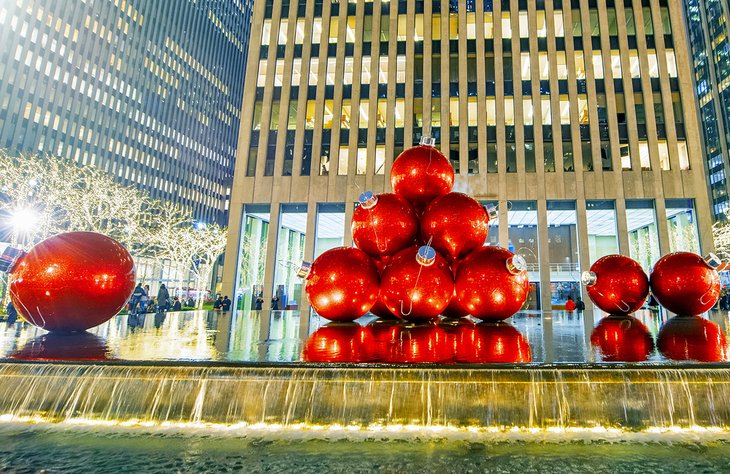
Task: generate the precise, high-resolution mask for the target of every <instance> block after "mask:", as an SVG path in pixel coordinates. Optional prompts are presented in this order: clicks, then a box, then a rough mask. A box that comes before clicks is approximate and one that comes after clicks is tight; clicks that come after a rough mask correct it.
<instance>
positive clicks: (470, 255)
mask: <svg viewBox="0 0 730 474" xmlns="http://www.w3.org/2000/svg"><path fill="white" fill-rule="evenodd" d="M390 181H391V185H392V188H393V193H383V194H373V193H372V192H369V191H368V192H364V193H362V195H361V196H360V199H359V200H360V205H359V206H358V207H357V209H356V210H355V212H354V214H353V217H352V239H353V242H354V244H355V246H356V247H338V248H334V249H331V250H328V251H326V252H324V253H323V254H322V255H320V256H319V257H318V258H317V259H316V260H315V261H314V262H313V263H312V264H308V263H304V264H302V269H301V273H300V275H301V276H302V277H304V278H306V284H305V291H306V294H307V297H308V298H309V302H310V304H311V305H312V307H313V308H314V310H315V311H316V312H317V313H318V314H319V315H320V316H322V317H324V318H327V319H329V320H331V321H354V320H355V319H358V318H360V317H361V316H363V315H364V314H365V313H367V312H368V311H371V312H373V314H376V315H377V316H380V317H383V318H398V319H405V320H409V321H429V320H435V319H437V318H439V317H440V316H442V315H443V316H448V317H456V318H458V317H462V316H467V315H471V316H473V317H475V318H478V319H481V320H503V319H507V318H509V317H510V316H512V315H513V314H515V313H516V312H517V311H519V310H520V308H522V306H523V305H524V304H525V301H526V299H527V296H528V293H529V288H530V287H529V281H528V276H527V271H526V265H525V262H524V259H522V257H520V256H518V255H515V254H513V253H512V252H510V251H509V250H507V249H504V248H500V247H489V246H485V242H486V240H487V234H488V231H489V227H488V226H489V221H490V219H493V218H494V217H495V216H496V210H495V209H494V208H493V207H485V206H483V205H482V204H480V203H479V202H478V201H477V200H475V199H474V198H472V197H471V196H468V195H466V194H462V193H457V192H452V188H453V185H454V169H453V168H452V166H451V163H449V160H448V159H447V158H446V157H445V156H444V155H443V154H442V153H441V152H440V151H438V150H437V149H436V148H435V147H434V146H433V141H432V140H430V139H427V138H426V139H424V140H422V141H421V145H419V146H416V147H413V148H410V149H408V150H405V151H404V152H403V153H401V154H400V155H399V156H398V158H397V159H396V160H395V161H394V162H393V167H392V169H391V174H390Z"/></svg>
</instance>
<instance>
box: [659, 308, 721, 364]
mask: <svg viewBox="0 0 730 474" xmlns="http://www.w3.org/2000/svg"><path fill="white" fill-rule="evenodd" d="M657 348H658V349H659V352H660V353H661V354H662V355H663V356H664V357H666V358H667V359H672V360H696V361H700V362H726V361H727V360H728V348H727V339H726V338H725V333H724V332H723V331H722V329H721V328H720V326H719V325H718V324H717V323H714V322H712V321H708V320H707V319H705V318H703V317H701V316H676V317H674V318H671V319H669V320H668V321H667V322H666V323H664V326H662V328H661V329H660V330H659V334H658V336H657Z"/></svg>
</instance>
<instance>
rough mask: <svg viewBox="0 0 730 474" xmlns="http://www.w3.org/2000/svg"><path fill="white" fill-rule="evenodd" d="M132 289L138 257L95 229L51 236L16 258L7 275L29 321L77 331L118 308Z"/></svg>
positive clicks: (13, 297) (14, 297)
mask: <svg viewBox="0 0 730 474" xmlns="http://www.w3.org/2000/svg"><path fill="white" fill-rule="evenodd" d="M133 290H134V261H133V260H132V256H131V255H130V254H129V252H128V251H127V249H126V248H124V246H123V245H122V244H120V243H119V242H117V241H116V240H114V239H111V238H109V237H107V236H105V235H102V234H97V233H94V232H68V233H65V234H59V235H56V236H54V237H50V238H48V239H46V240H44V241H42V242H40V243H39V244H37V245H36V246H35V247H33V248H32V249H31V250H30V252H28V253H27V254H26V255H24V256H23V257H21V258H20V259H18V261H17V263H16V264H15V265H14V267H13V268H12V269H11V273H10V276H9V291H10V298H11V300H12V302H13V305H14V306H15V308H16V309H17V310H18V312H19V313H20V314H21V315H22V316H23V317H24V318H25V320H26V321H28V322H29V323H31V324H33V325H35V326H38V327H41V328H43V329H46V330H48V331H61V332H75V331H84V330H86V329H89V328H92V327H94V326H98V325H99V324H101V323H103V322H105V321H107V320H109V319H110V318H111V317H112V316H114V315H115V314H117V313H118V312H119V311H120V310H121V309H122V308H123V307H124V305H125V303H126V302H127V300H128V299H129V297H130V295H131V294H132V291H133Z"/></svg>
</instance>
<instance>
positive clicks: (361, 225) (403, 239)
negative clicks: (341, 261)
mask: <svg viewBox="0 0 730 474" xmlns="http://www.w3.org/2000/svg"><path fill="white" fill-rule="evenodd" d="M351 227H352V240H353V241H354V242H355V245H357V248H359V249H360V250H362V251H363V252H365V253H366V254H368V255H370V256H371V257H373V258H382V257H384V256H390V255H395V254H396V253H398V252H399V251H401V250H403V249H404V248H406V247H408V246H410V245H413V244H415V243H416V237H418V217H416V213H415V212H414V211H413V208H412V207H411V205H410V204H408V201H406V200H405V199H403V198H402V197H400V196H398V195H396V194H379V195H374V194H373V193H371V192H369V191H368V192H365V193H363V194H362V195H361V196H360V205H359V206H358V207H357V209H355V213H354V214H353V215H352V226H351Z"/></svg>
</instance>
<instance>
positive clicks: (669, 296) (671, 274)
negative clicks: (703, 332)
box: [649, 252, 721, 315]
mask: <svg viewBox="0 0 730 474" xmlns="http://www.w3.org/2000/svg"><path fill="white" fill-rule="evenodd" d="M720 263H721V262H720V260H719V259H718V258H717V257H716V256H715V255H713V254H709V255H708V256H707V257H705V258H702V257H700V256H699V255H697V254H694V253H690V252H674V253H670V254H668V255H665V256H663V257H662V258H660V259H659V260H658V261H657V262H656V264H655V265H654V268H653V270H652V272H651V276H650V277H649V285H650V286H651V293H652V295H654V297H655V298H656V299H657V301H658V302H659V304H661V305H662V306H664V307H665V308H666V309H667V310H669V311H671V312H672V313H675V314H681V315H696V314H702V313H704V312H705V311H708V310H709V309H710V308H712V307H713V306H714V305H715V303H716V302H717V299H718V298H719V297H720V275H718V273H717V270H715V268H717V266H719V264H720Z"/></svg>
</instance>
